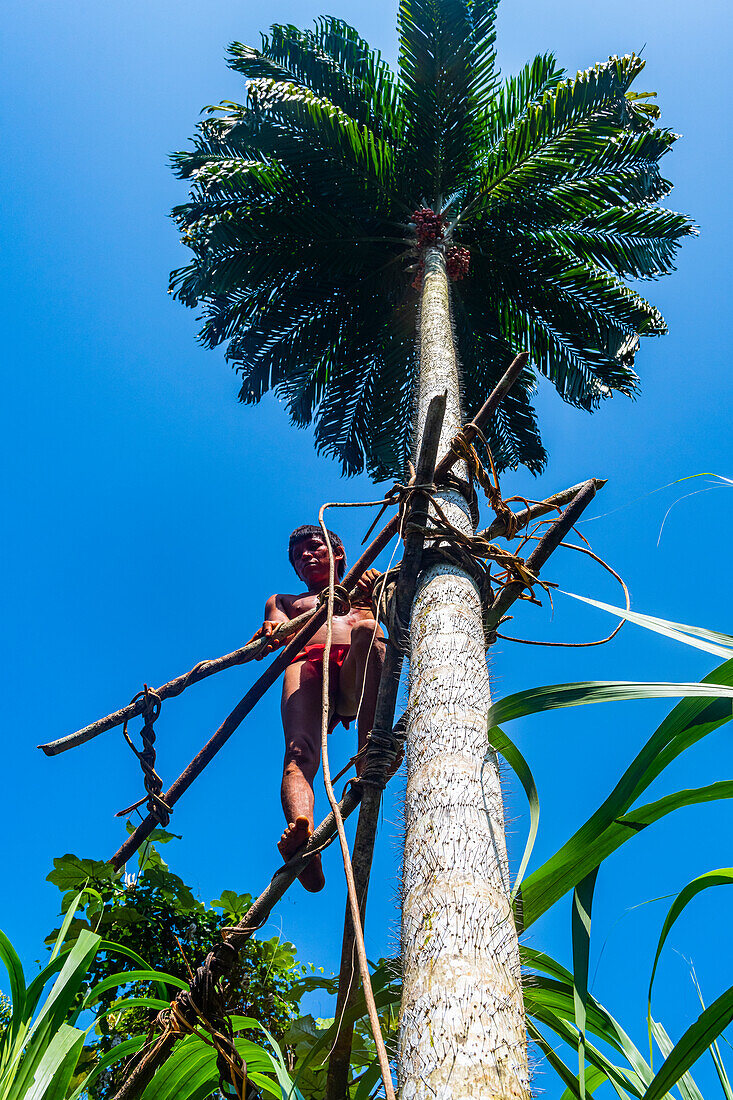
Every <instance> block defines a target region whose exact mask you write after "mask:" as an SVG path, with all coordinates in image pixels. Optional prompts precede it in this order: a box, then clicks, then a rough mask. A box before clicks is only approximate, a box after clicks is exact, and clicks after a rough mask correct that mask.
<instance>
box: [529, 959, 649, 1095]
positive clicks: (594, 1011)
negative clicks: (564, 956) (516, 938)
mask: <svg viewBox="0 0 733 1100" xmlns="http://www.w3.org/2000/svg"><path fill="white" fill-rule="evenodd" d="M520 955H521V959H522V964H523V965H524V966H527V967H530V968H531V969H533V970H536V971H539V972H540V975H550V980H548V979H547V978H545V977H541V976H537V975H534V976H533V983H534V986H533V987H530V988H528V990H527V995H528V996H529V997H530V999H531V998H532V997H534V999H535V1001H539V1002H541V1003H542V1005H543V1006H544V1007H545V1008H546V1009H551V1010H552V1011H553V1012H554V1013H555V1014H559V1015H560V1016H562V1017H563V1018H564V1019H566V1020H571V1021H573V1020H574V1018H575V1016H574V1013H575V1003H574V999H573V976H572V974H571V973H570V971H569V970H567V969H566V968H565V967H564V966H563V965H562V964H561V963H559V962H557V960H556V959H553V958H552V957H551V956H550V955H547V954H546V953H545V952H544V951H536V950H535V949H534V948H532V947H527V946H526V945H524V944H522V945H521V946H520ZM533 988H536V990H537V992H534V993H533V992H532V990H533ZM586 1012H587V1017H588V1019H587V1027H588V1030H589V1031H592V1032H593V1034H594V1035H597V1036H598V1037H599V1038H600V1039H603V1041H604V1042H606V1043H608V1044H609V1045H610V1046H611V1047H612V1048H613V1049H614V1050H616V1051H618V1052H619V1053H620V1054H622V1055H623V1056H624V1058H625V1059H626V1061H627V1062H628V1063H629V1065H630V1066H631V1067H632V1068H633V1071H634V1073H635V1074H636V1078H637V1079H638V1080H639V1082H640V1083H641V1084H642V1086H644V1087H645V1086H646V1085H648V1084H649V1082H650V1081H651V1079H652V1076H653V1074H652V1071H651V1069H650V1067H649V1066H648V1065H647V1063H646V1061H645V1060H644V1058H643V1057H642V1054H641V1052H640V1051H639V1049H638V1048H637V1047H636V1045H635V1044H634V1043H633V1042H632V1040H631V1039H630V1037H629V1036H628V1035H627V1034H626V1032H625V1031H624V1029H623V1028H622V1027H621V1025H620V1024H619V1023H618V1021H617V1020H615V1019H614V1018H613V1016H612V1015H611V1013H610V1012H609V1011H608V1009H606V1008H604V1007H603V1005H602V1004H600V1002H599V1001H597V1000H596V999H595V997H593V996H592V995H591V994H589V995H588V1000H587V1006H586ZM573 1034H576V1033H575V1032H573Z"/></svg>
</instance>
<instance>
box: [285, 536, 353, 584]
mask: <svg viewBox="0 0 733 1100" xmlns="http://www.w3.org/2000/svg"><path fill="white" fill-rule="evenodd" d="M332 550H333V556H334V559H335V567H336V580H338V572H339V570H338V567H339V562H340V561H341V557H342V551H341V550H338V549H337V548H336V547H335V546H332ZM293 565H294V567H295V572H296V573H297V574H298V576H299V577H300V579H301V580H302V581H303V582H304V583H305V584H306V585H307V586H308V588H309V589H310V590H311V591H313V590H315V589H317V588H318V589H320V588H323V587H324V586H325V585H327V584H328V548H327V546H326V543H325V542H324V540H323V539H321V538H318V536H317V535H308V537H307V538H304V539H299V540H298V542H296V544H295V546H294V547H293Z"/></svg>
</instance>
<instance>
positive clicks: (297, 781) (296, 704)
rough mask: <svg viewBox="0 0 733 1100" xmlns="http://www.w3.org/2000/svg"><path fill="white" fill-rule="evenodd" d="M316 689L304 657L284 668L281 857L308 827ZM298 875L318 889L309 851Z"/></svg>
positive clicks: (317, 748) (317, 733) (316, 756)
mask: <svg viewBox="0 0 733 1100" xmlns="http://www.w3.org/2000/svg"><path fill="white" fill-rule="evenodd" d="M321 691H322V679H321V673H320V669H319V668H318V666H316V665H313V664H312V663H311V662H310V661H305V660H304V661H298V662H297V663H296V664H293V665H290V666H289V667H288V668H286V669H285V673H284V676H283V694H282V718H283V729H284V731H285V761H284V764H283V779H282V787H281V790H280V794H281V799H282V807H283V810H284V812H285V820H286V821H287V822H288V825H287V828H286V829H285V831H284V833H283V835H282V836H281V837H280V840H279V842H278V845H277V846H278V849H279V850H280V854H281V855H282V857H283V859H284V860H286V861H287V860H288V859H290V857H291V856H294V855H295V853H296V852H298V851H300V849H301V848H302V847H303V845H304V844H305V843H306V841H307V840H308V838H309V836H310V835H311V833H312V832H313V804H314V795H313V780H314V779H315V776H316V772H317V771H318V765H319V763H320V760H321ZM299 878H300V881H301V882H302V884H303V886H304V887H305V888H306V890H310V891H311V892H312V893H315V892H316V891H318V890H322V889H323V887H324V885H325V881H326V880H325V878H324V876H323V868H322V867H321V857H320V856H314V857H313V859H312V860H311V861H310V863H309V864H308V866H307V867H306V868H305V870H304V871H303V873H302V874H301V875H300V876H299Z"/></svg>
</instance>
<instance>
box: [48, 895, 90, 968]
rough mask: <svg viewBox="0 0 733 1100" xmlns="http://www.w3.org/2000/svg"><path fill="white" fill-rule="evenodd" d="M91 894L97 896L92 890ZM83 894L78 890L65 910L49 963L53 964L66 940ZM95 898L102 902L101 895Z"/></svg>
mask: <svg viewBox="0 0 733 1100" xmlns="http://www.w3.org/2000/svg"><path fill="white" fill-rule="evenodd" d="M91 892H92V893H93V894H97V891H96V890H92V891H91ZM83 894H84V891H83V890H80V891H79V893H78V894H77V895H76V897H75V898H74V900H73V901H72V903H71V905H70V906H69V908H68V909H67V910H66V915H65V916H64V920H63V923H62V925H61V927H60V929H59V934H58V936H57V937H56V943H55V944H54V945H53V950H52V952H51V959H50V961H51V962H53V960H54V959H55V958H56V956H57V955H58V953H59V951H60V950H61V948H62V946H63V943H64V940H65V939H66V933H67V932H68V931H69V926H70V924H71V922H72V920H73V919H74V915H75V914H76V911H77V909H78V908H79V905H80V903H81V899H82V896H83ZM97 897H98V898H99V900H100V901H102V898H101V895H99V894H97Z"/></svg>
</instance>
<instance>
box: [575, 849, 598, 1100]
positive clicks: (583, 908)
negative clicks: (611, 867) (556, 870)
mask: <svg viewBox="0 0 733 1100" xmlns="http://www.w3.org/2000/svg"><path fill="white" fill-rule="evenodd" d="M597 876H598V868H597V867H594V868H593V870H592V871H590V872H589V873H588V874H587V875H586V876H585V878H584V879H583V880H582V881H581V882H579V883H578V885H577V886H576V888H575V890H574V891H573V910H572V918H571V925H572V940H573V1002H574V1004H575V1022H576V1024H577V1027H578V1084H579V1089H580V1100H585V1024H586V1004H587V1001H588V962H589V959H590V917H591V909H592V907H593V891H594V890H595V887H596V878H597Z"/></svg>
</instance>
